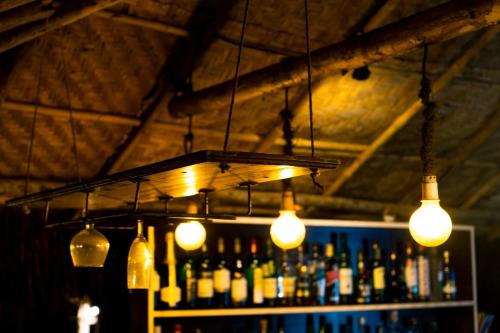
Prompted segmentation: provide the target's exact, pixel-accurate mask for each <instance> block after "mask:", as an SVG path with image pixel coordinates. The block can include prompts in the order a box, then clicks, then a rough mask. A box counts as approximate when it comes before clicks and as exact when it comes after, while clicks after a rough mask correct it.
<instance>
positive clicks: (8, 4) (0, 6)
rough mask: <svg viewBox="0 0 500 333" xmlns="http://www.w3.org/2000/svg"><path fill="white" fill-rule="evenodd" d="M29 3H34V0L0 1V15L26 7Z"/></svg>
mask: <svg viewBox="0 0 500 333" xmlns="http://www.w3.org/2000/svg"><path fill="white" fill-rule="evenodd" d="M31 2H35V0H0V13H1V12H5V11H7V10H11V9H14V8H17V7H20V6H23V5H26V4H28V3H31Z"/></svg>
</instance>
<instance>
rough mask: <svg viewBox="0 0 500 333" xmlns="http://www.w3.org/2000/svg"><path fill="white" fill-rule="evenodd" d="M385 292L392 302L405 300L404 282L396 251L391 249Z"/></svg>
mask: <svg viewBox="0 0 500 333" xmlns="http://www.w3.org/2000/svg"><path fill="white" fill-rule="evenodd" d="M387 294H388V295H387V296H388V300H389V301H390V302H393V303H398V302H404V301H405V300H406V284H405V283H404V280H403V278H402V274H401V268H400V264H399V260H398V255H397V252H396V251H391V253H390V255H389V272H388V290H387Z"/></svg>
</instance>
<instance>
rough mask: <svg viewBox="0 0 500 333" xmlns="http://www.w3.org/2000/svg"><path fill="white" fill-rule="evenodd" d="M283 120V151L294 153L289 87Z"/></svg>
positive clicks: (288, 153)
mask: <svg viewBox="0 0 500 333" xmlns="http://www.w3.org/2000/svg"><path fill="white" fill-rule="evenodd" d="M280 117H281V120H282V121H283V139H284V140H285V145H284V146H283V153H284V154H285V155H293V135H294V133H293V129H292V118H293V113H292V110H290V108H289V107H288V88H285V108H284V109H283V110H281V112H280Z"/></svg>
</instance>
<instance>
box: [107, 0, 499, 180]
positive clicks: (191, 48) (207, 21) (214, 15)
mask: <svg viewBox="0 0 500 333" xmlns="http://www.w3.org/2000/svg"><path fill="white" fill-rule="evenodd" d="M499 1H500V0H499ZM234 4H235V0H217V1H215V2H214V1H212V0H203V1H201V2H199V3H198V5H197V7H196V8H195V10H194V11H193V14H192V16H191V18H190V20H189V21H190V22H188V24H187V26H190V27H195V30H194V32H193V33H191V38H182V39H179V40H178V41H177V43H176V45H174V47H173V48H172V49H173V50H174V52H172V53H171V54H170V55H169V58H168V60H167V62H166V63H165V65H164V66H163V68H162V70H161V71H160V73H159V74H158V76H157V79H156V83H155V85H154V86H153V88H152V89H151V91H150V92H149V93H148V94H147V96H146V98H145V100H146V101H149V102H148V103H147V104H146V107H145V108H143V110H142V112H141V124H140V125H139V126H138V127H134V128H133V129H132V130H131V132H130V133H129V135H128V137H127V138H126V140H125V141H124V142H123V143H122V144H121V145H120V147H118V149H117V150H116V151H115V153H114V154H113V155H112V156H111V157H110V158H109V159H108V161H106V163H104V165H103V166H102V168H101V170H100V171H99V175H103V174H107V173H112V172H115V171H117V170H120V169H121V168H122V165H123V163H124V162H125V161H126V160H127V159H128V158H129V156H130V155H131V153H132V152H133V150H134V149H135V147H136V145H137V143H138V142H139V141H140V140H141V139H142V136H143V135H144V134H145V133H147V132H148V130H149V129H150V128H151V127H152V126H153V124H154V123H155V121H156V119H157V118H158V116H159V115H160V113H161V112H162V111H163V110H164V109H163V108H160V107H159V106H160V105H161V104H162V103H161V102H162V101H163V100H169V99H170V97H171V96H172V95H173V93H174V90H176V89H175V88H174V87H175V85H185V84H186V83H187V82H188V78H190V76H191V70H192V65H193V64H194V63H195V62H196V60H197V59H198V57H199V56H200V55H201V52H203V51H204V50H206V49H207V48H208V46H209V45H210V44H211V42H212V41H213V40H214V39H215V38H216V36H217V32H218V30H219V29H220V27H221V26H222V25H223V23H224V22H225V20H226V17H227V15H228V13H229V11H230V9H231V8H232V7H233V5H234ZM184 88H186V87H184Z"/></svg>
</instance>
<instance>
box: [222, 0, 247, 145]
mask: <svg viewBox="0 0 500 333" xmlns="http://www.w3.org/2000/svg"><path fill="white" fill-rule="evenodd" d="M249 7H250V0H246V4H245V14H244V17H243V24H242V26H241V36H240V44H239V47H238V58H237V59H236V71H235V73H234V81H233V92H232V94H231V103H230V104H229V114H228V117H227V126H226V136H225V138H224V152H226V151H227V145H228V143H229V132H230V130H231V120H232V117H233V108H234V100H235V97H236V90H237V89H238V77H239V71H240V62H241V51H242V49H243V44H244V43H245V30H246V25H247V18H248V9H249Z"/></svg>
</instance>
